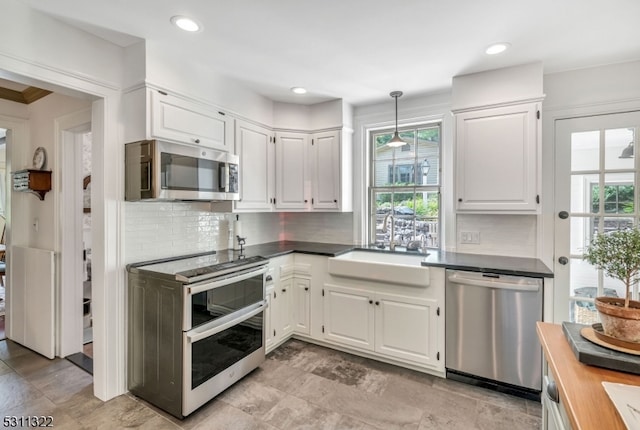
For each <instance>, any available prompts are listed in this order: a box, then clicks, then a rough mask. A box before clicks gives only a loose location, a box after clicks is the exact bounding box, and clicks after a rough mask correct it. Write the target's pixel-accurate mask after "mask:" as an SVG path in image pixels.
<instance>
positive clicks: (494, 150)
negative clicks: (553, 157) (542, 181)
mask: <svg viewBox="0 0 640 430" xmlns="http://www.w3.org/2000/svg"><path fill="white" fill-rule="evenodd" d="M539 115H540V103H526V104H518V105H513V106H504V107H497V108H492V109H479V110H473V111H468V112H464V113H459V114H457V115H456V154H457V155H456V199H457V210H458V211H474V212H511V213H513V212H527V213H535V212H537V211H538V206H539V203H538V202H539V194H538V193H539V191H538V151H539V128H540V126H539V119H538V116H539Z"/></svg>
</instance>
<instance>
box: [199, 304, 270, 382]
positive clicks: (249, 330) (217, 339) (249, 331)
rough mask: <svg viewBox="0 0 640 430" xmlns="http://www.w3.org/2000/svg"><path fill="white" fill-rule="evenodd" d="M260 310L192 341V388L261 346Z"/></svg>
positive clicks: (261, 316) (261, 319) (261, 325)
mask: <svg viewBox="0 0 640 430" xmlns="http://www.w3.org/2000/svg"><path fill="white" fill-rule="evenodd" d="M263 313H264V312H260V313H259V314H257V315H256V316H254V317H252V318H250V319H248V320H246V321H243V322H241V323H240V324H238V325H235V326H233V327H230V328H228V329H227V330H224V331H222V332H220V333H217V334H214V335H213V336H209V337H207V338H205V339H202V340H199V341H197V342H195V343H192V344H191V357H192V358H191V389H192V390H193V389H195V388H196V387H198V386H199V385H201V384H204V383H205V382H207V381H208V380H209V379H211V378H213V377H214V376H216V375H217V374H218V373H220V372H222V371H224V370H226V369H227V368H228V367H229V366H231V365H233V364H234V363H237V362H238V361H240V360H242V359H243V358H244V357H246V356H248V355H250V354H251V353H252V352H254V351H257V350H258V349H260V348H261V347H262V338H263V336H262V328H263Z"/></svg>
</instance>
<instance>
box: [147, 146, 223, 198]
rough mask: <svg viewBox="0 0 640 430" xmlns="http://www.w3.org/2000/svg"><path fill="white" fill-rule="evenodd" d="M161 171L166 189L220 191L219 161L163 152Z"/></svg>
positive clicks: (163, 186)
mask: <svg viewBox="0 0 640 430" xmlns="http://www.w3.org/2000/svg"><path fill="white" fill-rule="evenodd" d="M160 171H161V177H162V189H164V190H187V191H220V185H219V184H218V162H217V161H211V160H205V159H202V158H194V157H187V156H184V155H177V154H168V153H166V152H163V153H162V154H161V157H160Z"/></svg>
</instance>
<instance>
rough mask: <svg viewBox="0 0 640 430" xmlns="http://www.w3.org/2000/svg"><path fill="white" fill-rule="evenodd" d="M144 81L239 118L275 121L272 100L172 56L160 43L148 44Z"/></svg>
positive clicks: (236, 82) (265, 121)
mask: <svg viewBox="0 0 640 430" xmlns="http://www.w3.org/2000/svg"><path fill="white" fill-rule="evenodd" d="M203 55H206V53H203ZM145 78H146V80H147V82H148V83H151V84H153V85H157V86H159V87H162V88H168V89H171V90H173V91H175V92H178V93H181V94H183V95H185V96H188V97H192V98H194V99H197V100H200V101H203V102H207V103H210V104H213V105H215V106H218V107H220V108H221V109H224V110H225V111H227V112H229V113H233V114H235V115H236V116H240V117H244V118H248V119H251V120H253V121H256V122H259V123H261V124H266V125H269V124H271V123H272V122H273V102H272V101H271V100H269V99H267V98H266V97H263V96H261V95H259V94H257V93H255V92H253V91H251V90H249V89H248V88H246V87H244V86H243V85H242V84H241V83H240V82H238V81H236V80H234V79H232V78H229V77H227V76H223V75H222V74H220V73H218V72H216V71H214V70H211V69H209V68H205V67H203V66H201V65H199V64H198V63H197V62H194V61H193V60H192V59H189V58H176V57H175V56H169V55H168V54H167V53H166V51H165V50H164V49H163V47H162V44H161V43H157V42H149V41H147V42H146V76H145Z"/></svg>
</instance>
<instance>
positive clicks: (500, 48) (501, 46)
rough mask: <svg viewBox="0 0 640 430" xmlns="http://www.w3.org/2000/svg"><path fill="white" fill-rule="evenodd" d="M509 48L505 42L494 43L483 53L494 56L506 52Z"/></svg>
mask: <svg viewBox="0 0 640 430" xmlns="http://www.w3.org/2000/svg"><path fill="white" fill-rule="evenodd" d="M510 46H511V44H510V43H507V42H500V43H494V44H493V45H491V46H489V47H488V48H487V50H486V51H484V52H486V53H487V54H489V55H496V54H499V53H501V52H504V51H506V50H507V49H509V47H510Z"/></svg>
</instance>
